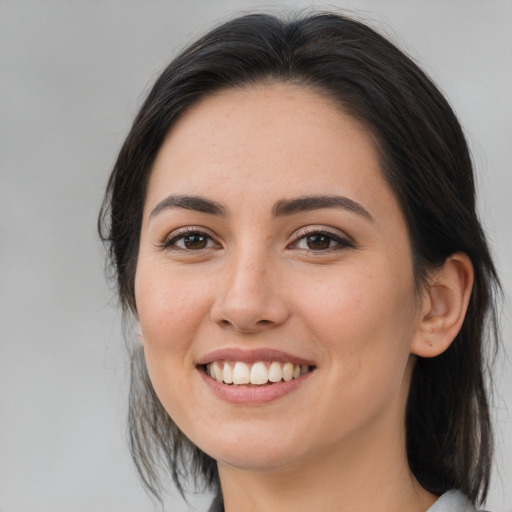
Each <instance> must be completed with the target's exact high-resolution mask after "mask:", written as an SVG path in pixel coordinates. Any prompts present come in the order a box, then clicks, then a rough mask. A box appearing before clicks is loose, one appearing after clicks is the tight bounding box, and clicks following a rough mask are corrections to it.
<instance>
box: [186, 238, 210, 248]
mask: <svg viewBox="0 0 512 512" xmlns="http://www.w3.org/2000/svg"><path fill="white" fill-rule="evenodd" d="M184 242H185V247H186V248H187V249H204V248H205V247H206V243H207V241H206V237H205V236H203V235H189V236H186V237H185V240H184Z"/></svg>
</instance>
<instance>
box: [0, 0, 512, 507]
mask: <svg viewBox="0 0 512 512" xmlns="http://www.w3.org/2000/svg"><path fill="white" fill-rule="evenodd" d="M275 5H276V4H269V3H267V4H256V3H254V2H251V1H234V0H232V1H230V0H213V1H206V0H203V1H199V0H192V1H188V2H186V3H185V2H184V1H181V2H177V1H163V0H160V1H157V0H151V1H142V0H141V1H137V2H134V1H126V0H123V1H105V2H100V1H89V2H86V1H82V2H76V1H70V0H69V1H60V2H57V1H54V0H45V1H39V2H29V1H23V0H16V1H7V0H0V59H1V60H0V64H1V68H0V114H1V115H0V164H1V175H0V176H1V181H0V251H1V252H0V258H1V260H0V262H1V265H0V290H1V292H0V293H1V295H0V332H1V336H2V338H1V343H0V415H1V416H0V512H27V511H30V512H43V511H52V512H61V511H62V512H64V511H65V512H81V511H84V512H85V511H91V510H94V511H95V512H103V511H105V512H106V511H109V512H110V511H115V510H123V511H125V512H131V511H137V512H143V511H150V510H153V509H154V505H153V504H152V502H151V501H150V500H149V499H148V498H147V497H146V496H145V495H144V493H143V491H142V490H141V488H140V485H139V482H138V480H137V477H136V475H135V471H134V469H133V466H132V464H131V461H130V459H129V455H128V450H127V447H126V431H125V425H124V417H125V413H126V395H127V382H128V380H127V375H128V372H127V360H126V356H125V351H124V342H123V340H122V336H121V331H120V328H119V320H120V319H119V314H118V313H117V311H116V307H115V300H113V299H112V293H111V290H109V288H108V286H107V285H106V284H105V281H104V277H103V254H102V249H101V247H100V244H99V242H98V241H97V236H96V232H95V221H96V215H97V210H98V207H99V204H100V201H101V197H102V191H103V188H104V185H105V182H106V179H107V175H108V173H109V170H110V168H111V166H112V164H113V162H114V159H115V156H116V152H117V151H118V150H119V148H120V144H121V142H122V140H123V138H124V136H125V135H126V133H127V131H128V129H129V126H130V123H131V120H132V119H133V117H134V115H135V113H136V111H137V108H138V106H139V105H140V102H141V101H142V98H143V97H144V91H147V88H148V85H149V84H150V82H151V80H152V79H153V78H154V77H155V75H156V74H157V73H158V72H159V71H160V70H162V68H163V66H164V65H165V64H166V63H167V62H168V61H169V59H170V58H171V56H172V55H174V54H175V53H176V51H177V50H178V49H179V48H181V47H182V46H183V45H184V44H185V43H187V42H188V41H190V40H191V39H193V38H194V37H195V36H197V35H199V34H200V33H202V32H203V31H204V30H206V29H207V28H209V27H210V26H211V25H212V23H214V22H217V21H220V20H222V19H225V18H227V17H229V16H230V15H231V14H233V13H235V12H238V11H240V10H247V9H248V10H255V8H257V7H262V8H268V7H270V6H275ZM280 5H281V6H285V5H288V6H293V7H305V6H311V5H316V4H315V3H314V2H313V3H311V2H308V3H306V2H301V1H288V2H283V3H281V4H280ZM330 5H331V6H338V7H343V8H349V9H355V10H356V12H357V13H358V14H359V15H360V16H362V17H363V18H365V19H367V20H371V21H372V23H373V24H374V25H375V26H377V27H379V28H380V29H381V30H384V31H385V32H387V33H388V34H389V35H390V36H391V37H392V38H393V39H394V40H395V41H397V42H398V44H399V45H400V46H401V47H402V48H404V49H405V50H406V51H408V52H409V53H410V54H412V56H413V57H415V58H416V59H417V60H419V62H420V63H421V65H422V66H423V67H424V68H425V69H426V70H427V71H428V72H429V73H430V74H431V76H432V77H433V78H434V79H435V80H436V81H437V82H438V83H439V84H440V86H441V88H442V89H443V90H444V91H445V93H446V94H447V95H448V97H449V99H450V100H451V102H452V104H453V106H454V107H455V110H456V112H457V113H458V115H459V116H460V119H461V121H462V124H463V125H464V126H465V128H466V131H467V135H468V138H469V142H470V145H471V147H472V151H473V156H474V160H475V163H476V167H477V169H478V172H479V187H480V211H481V214H482V217H483V221H484V224H485V225H486V227H487V229H488V233H489V237H490V241H491V244H492V247H493V250H494V253H495V255H496V258H497V262H498V267H499V269H500V271H501V275H502V279H503V284H504V288H505V292H506V297H507V300H508V302H507V303H506V305H505V307H504V318H503V326H504V340H505V345H508V346H509V353H510V342H509V340H510V336H511V333H512V325H511V318H510V300H509V299H510V294H511V291H512V270H511V269H510V263H511V262H512V229H511V221H512V215H511V213H512V206H511V192H512V178H511V162H512V149H511V147H512V130H511V119H512V100H511V93H512V2H511V1H510V0H461V1H435V0H417V1H392V0H373V1H371V0H367V1H363V0H359V1H356V0H352V1H349V0H347V1H338V2H332V3H331V4H330ZM324 7H329V6H326V5H325V4H324ZM511 373H512V372H511V365H510V362H509V361H508V360H506V358H505V357H504V355H503V354H501V356H500V359H499V362H498V365H497V368H496V376H497V384H498V389H497V395H496V399H495V408H494V415H495V418H496V424H497V428H498V430H497V434H498V439H497V442H498V448H497V454H498V457H497V469H498V471H499V473H501V476H499V475H498V474H496V477H495V479H494V481H493V486H492V490H491V495H490V499H489V500H488V504H487V507H488V508H489V509H491V510H493V511H494V512H502V511H504V510H510V509H511V507H512V420H511V414H510V410H509V409H510V408H511V406H512V393H511V392H512V377H511ZM497 473H498V472H497ZM207 501H208V499H207V498H197V499H193V500H192V504H195V505H196V507H197V508H198V510H201V509H202V510H204V509H205V508H206V502H207ZM166 509H167V510H172V511H176V512H179V511H185V510H187V505H186V504H185V502H184V501H183V500H182V499H181V498H179V496H178V495H177V493H176V492H174V491H173V496H171V498H169V500H168V504H167V507H166Z"/></svg>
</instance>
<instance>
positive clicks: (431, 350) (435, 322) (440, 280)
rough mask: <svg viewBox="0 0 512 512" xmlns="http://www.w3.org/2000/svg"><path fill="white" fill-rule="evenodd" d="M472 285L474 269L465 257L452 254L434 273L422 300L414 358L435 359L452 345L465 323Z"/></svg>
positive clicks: (414, 345) (462, 254)
mask: <svg viewBox="0 0 512 512" xmlns="http://www.w3.org/2000/svg"><path fill="white" fill-rule="evenodd" d="M473 281H474V271H473V265H472V263H471V260H470V259H469V257H468V256H467V255H466V254H464V253H455V254H453V255H452V256H450V257H449V258H447V259H446V261H445V262H444V264H443V265H442V266H441V267H440V268H439V269H436V270H435V272H434V273H433V274H432V276H431V279H430V282H429V287H428V289H427V290H426V291H425V293H424V296H423V298H422V304H421V312H420V319H419V322H420V325H419V328H418V331H417V333H416V336H415V338H414V340H413V344H412V347H411V352H412V353H413V354H415V355H417V356H420V357H435V356H438V355H439V354H442V353H443V352H444V351H445V350H446V349H447V348H448V347H449V346H450V345H451V343H452V341H453V340H454V339H455V337H456V336H457V334H458V332H459V330H460V328H461V326H462V323H463V322H464V317H465V316H466V311H467V308H468V304H469V299H470V297H471V290H472V288H473Z"/></svg>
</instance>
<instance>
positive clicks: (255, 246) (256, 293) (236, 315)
mask: <svg viewBox="0 0 512 512" xmlns="http://www.w3.org/2000/svg"><path fill="white" fill-rule="evenodd" d="M275 260H276V258H275V257H274V256H273V254H272V251H271V248H270V247H267V246H266V245H265V244H264V243H262V242H261V241H260V242H258V241H257V240H252V241H251V240H247V241H246V242H245V243H243V242H242V243H240V244H238V246H237V247H235V248H233V251H232V254H231V255H230V257H228V258H227V260H226V264H225V268H224V279H223V280H222V285H221V286H220V289H219V290H218V294H217V300H216V302H215V305H214V306H213V308H212V316H213V319H214V321H216V322H217V323H219V324H221V325H223V326H228V325H230V326H232V327H234V328H235V329H237V330H240V331H259V330H262V329H263V328H266V327H268V326H272V325H279V324H280V323H282V322H283V321H284V320H285V319H286V318H287V316H288V313H287V308H286V304H285V301H284V298H283V297H282V296H281V294H280V293H279V290H278V289H277V287H276V283H277V282H278V280H279V277H278V274H279V268H278V266H279V265H278V263H277V262H276V261H275Z"/></svg>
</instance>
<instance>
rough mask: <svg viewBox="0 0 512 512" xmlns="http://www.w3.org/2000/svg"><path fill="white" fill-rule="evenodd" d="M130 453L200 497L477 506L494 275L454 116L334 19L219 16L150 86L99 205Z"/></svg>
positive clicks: (283, 504) (406, 71)
mask: <svg viewBox="0 0 512 512" xmlns="http://www.w3.org/2000/svg"><path fill="white" fill-rule="evenodd" d="M100 231H101V233H102V236H103V238H104V240H105V241H106V242H107V244H108V247H109V251H110V253H109V254H110V257H111V262H112V264H113V268H114V269H115V272H116V277H117V283H118V291H119V297H120V300H121V303H122V305H123V308H124V310H125V312H126V313H127V314H129V315H132V316H133V318H134V319H135V320H136V323H137V329H138V334H139V342H140V343H139V344H138V346H137V347H136V348H135V349H134V351H133V355H132V385H131V391H130V417H129V421H130V433H131V450H132V455H133V457H134V460H135V462H136V465H137V468H138V470H139V473H140V475H141V477H142V480H143V482H144V484H145V486H146V488H147V489H148V490H149V491H150V492H151V493H153V494H154V495H155V496H159V493H160V489H161V487H160V477H159V473H158V469H159V468H164V470H166V471H169V472H170V473H171V475H172V476H173V478H174V481H175V483H176V485H177V486H178V488H179V489H180V490H181V491H182V492H183V491H184V489H185V486H186V483H187V481H190V480H191V481H193V482H194V483H195V484H196V485H197V484H200V483H203V484H204V485H205V486H206V487H207V488H211V489H213V490H215V491H216V492H217V498H216V500H215V502H214V503H213V504H212V508H211V510H212V511H221V510H226V511H227V512H230V511H237V510H244V511H253V510H254V511H256V510H311V509H315V508H316V509H319V510H326V511H328V510H336V511H343V510H347V511H358V510H361V511H362V510H364V511H368V510H379V511H388V510H389V511H400V510H404V511H406V510H407V511H418V512H420V511H422V512H423V511H426V510H430V511H431V512H440V511H442V510H467V511H470V510H475V508H474V503H478V502H483V500H484V499H485V496H486V493H487V488H488V483H489V474H490V468H491V459H492V433H491V426H490V420H489V411H488V403H487V396H486V387H485V383H484V372H483V368H484V365H485V350H484V349H485V346H486V345H487V344H488V343H489V342H488V331H489V330H490V331H491V334H492V333H494V334H495V335H496V329H495V325H496V321H495V317H494V299H493V296H494V295H493V294H494V290H495V289H496V288H498V287H499V285H498V279H497V276H496V272H495V269H494V266H493V262H492V260H491V257H490V254H489V250H488V247H487V244H486V241H485V237H484V235H483V233H482V229H481V226H480V224H479V221H478V218H477V215H476V213H475V190H474V181H473V171H472V165H471V160H470V156H469V152H468V148H467V145H466V141H465V139H464V136H463V134H462V130H461V128H460V126H459V123H458V121H457V119H456V117H455V115H454V114H453V112H452V110H451V108H450V107H449V105H448V104H447V102H446V100H445V99H444V98H443V96H442V95H441V94H440V92H439V91H438V90H437V89H436V87H435V86H434V85H433V84H432V82H431V81H430V80H429V79H428V78H427V77H426V76H425V74H424V73H423V72H422V71H421V70H420V69H419V68H418V67H417V66H416V65H415V64H414V63H413V62H412V61H411V60H410V59H409V58H408V57H406V56H405V55H404V54H403V53H402V52H400V51H399V50H398V49H397V48H396V47H395V46H393V45H392V44H391V43H390V42H389V41H387V40H386V39H385V38H383V37H382V36H380V35H379V34H377V33H376V32H375V31H373V30H372V29H370V28H369V27H367V26H365V25H364V24H362V23H360V22H357V21H354V20H351V19H348V18H345V17H343V16H339V15H336V14H314V15H309V16H304V17H299V18H294V19H291V20H288V21H283V20H280V19H278V18H275V17H273V16H268V15H249V16H244V17H241V18H238V19H234V20H233V21H230V22H228V23H226V24H224V25H222V26H220V27H218V28H216V29H214V30H212V31H211V32H210V33H209V34H207V35H206V36H204V37H203V38H202V39H200V40H198V41H196V42H195V43H193V44H192V45H191V46H190V47H189V48H187V49H186V50H185V51H184V52H183V53H182V54H181V55H179V56H178V57H177V58H176V59H175V60H174V61H173V62H172V63H171V64H170V65H169V67H168V68H167V69H166V70H165V71H164V72H163V73H162V75H161V76H160V77H159V78H158V80H157V81H156V83H155V85H154V87H153V89H152V90H151V92H150V93H149V96H148V98H147V100H146V102H145V103H144V105H143V106H142V108H141V110H140V112H139V114H138V116H137V118H136V119H135V122H134V124H133V127H132V129H131V131H130V133H129V135H128V137H127V139H126V141H125V143H124V145H123V147H122V149H121V152H120V154H119V157H118V160H117V163H116V165H115V168H114V170H113V172H112V175H111V177H110V181H109V184H108V189H107V194H106V198H105V202H104V206H103V208H102V213H101V216H100Z"/></svg>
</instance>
